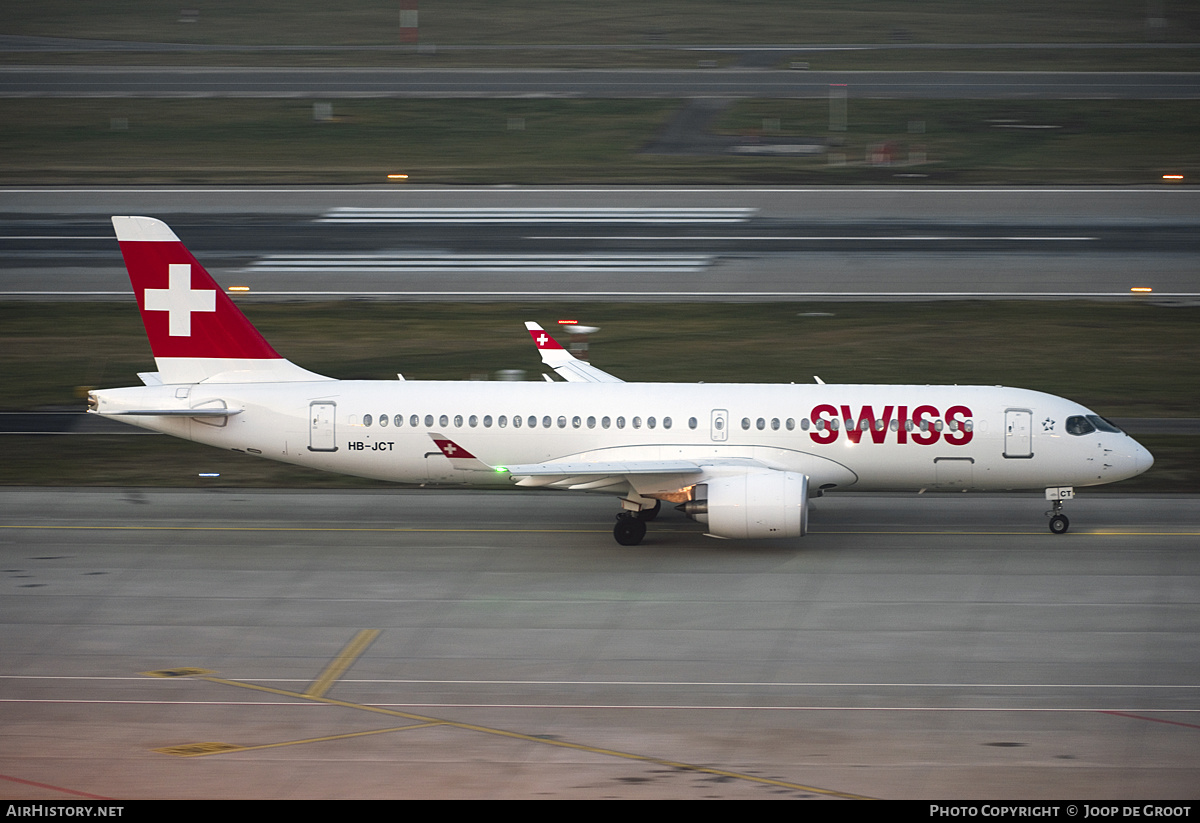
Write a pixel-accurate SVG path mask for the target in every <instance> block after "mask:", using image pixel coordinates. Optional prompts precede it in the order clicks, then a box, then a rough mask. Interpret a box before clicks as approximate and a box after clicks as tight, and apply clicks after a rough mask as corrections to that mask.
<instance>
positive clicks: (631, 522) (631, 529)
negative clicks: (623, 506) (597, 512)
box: [613, 512, 646, 546]
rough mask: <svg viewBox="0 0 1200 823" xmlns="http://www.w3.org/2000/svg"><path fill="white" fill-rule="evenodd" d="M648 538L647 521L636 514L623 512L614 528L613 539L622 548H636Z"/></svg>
mask: <svg viewBox="0 0 1200 823" xmlns="http://www.w3.org/2000/svg"><path fill="white" fill-rule="evenodd" d="M645 536H646V521H645V520H642V519H640V518H639V517H638V516H637V514H636V513H634V512H621V513H620V514H618V515H617V524H616V525H615V526H613V537H615V538H616V539H617V542H618V543H620V544H621V545H622V546H636V545H637V544H638V543H641V542H642V538H643V537H645Z"/></svg>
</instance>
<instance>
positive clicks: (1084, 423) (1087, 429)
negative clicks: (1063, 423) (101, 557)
mask: <svg viewBox="0 0 1200 823" xmlns="http://www.w3.org/2000/svg"><path fill="white" fill-rule="evenodd" d="M1095 430H1096V427H1095V426H1093V425H1092V424H1091V423H1090V422H1088V419H1087V418H1086V417H1084V416H1083V415H1082V414H1076V415H1073V416H1071V417H1068V418H1067V434H1073V435H1075V436H1076V437H1078V436H1079V435H1082V434H1091V433H1092V432H1094V431H1095Z"/></svg>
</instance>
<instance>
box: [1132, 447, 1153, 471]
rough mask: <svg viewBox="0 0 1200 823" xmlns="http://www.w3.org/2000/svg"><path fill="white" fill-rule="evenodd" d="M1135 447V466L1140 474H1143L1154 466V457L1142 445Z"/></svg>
mask: <svg viewBox="0 0 1200 823" xmlns="http://www.w3.org/2000/svg"><path fill="white" fill-rule="evenodd" d="M1135 445H1136V446H1137V448H1136V449H1134V451H1133V466H1134V468H1135V469H1136V470H1137V473H1138V474H1142V473H1144V472H1146V471H1148V470H1149V469H1150V467H1151V466H1153V465H1154V455H1152V454H1151V453H1150V451H1149V450H1148V449H1147V448H1146V447H1145V446H1143V445H1142V444H1141V443H1137V444H1135Z"/></svg>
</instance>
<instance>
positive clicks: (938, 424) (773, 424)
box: [362, 414, 1121, 435]
mask: <svg viewBox="0 0 1200 823" xmlns="http://www.w3.org/2000/svg"><path fill="white" fill-rule="evenodd" d="M375 419H376V418H374V417H373V416H372V415H369V414H364V415H363V417H362V424H363V426H366V427H367V428H370V427H371V425H372V424H374V422H375ZM378 420H379V425H380V426H381V427H384V428H386V427H387V426H389V425H394V426H396V427H397V428H400V427H401V426H404V425H405V418H404V415H402V414H397V415H395V416H393V417H389V416H388V415H386V414H381V415H379V418H378ZM435 420H436V423H437V425H438V426H441V427H442V428H447V427H449V426H450V420H451V418H450V416H449V415H445V414H443V415H439V416H438V417H437V418H434V416H433V415H432V414H427V415H425V417H424V418H422V417H421V416H420V415H418V414H414V415H410V416H409V418H408V421H407V423H408V425H409V426H412V427H417V426H420V425H421V424H422V423H424V424H425V427H426V428H433V426H434V422H435ZM843 422H844V424H845V426H846V428H847V429H854V428H858V429H860V430H861V431H869V430H870V429H871V428H872V421H871V420H869V419H867V418H865V417H864V418H863V419H862V420H858V421H855V420H850V419H847V420H845V421H842V420H840V419H839V418H836V417H835V418H833V419H831V420H828V421H826V420H817V421H815V422H810V421H809V419H808V418H807V417H803V418H801V419H800V430H801V431H808V430H809V429H816V430H817V431H825V430H826V429H827V428H828V429H832V430H833V431H837V430H838V429H839V428H841V426H842V425H843ZM464 424H465V425H467V426H469V427H470V428H476V427H477V426H479V425H480V424H482V425H483V427H484V428H485V429H490V428H491V427H492V426H493V425H495V426H497V427H499V428H502V429H503V428H506V427H507V426H509V425H510V424H511V425H512V427H513V428H515V429H519V428H521V427H522V426H527V427H528V428H531V429H536V428H538V426H539V425H540V426H541V428H543V429H551V428H555V427H557V428H560V429H565V428H567V427H568V425H569V426H570V427H571V428H573V429H580V428H583V427H585V426H586V427H587V428H589V429H594V428H596V426H597V425H599V427H600V428H602V429H608V428H612V427H613V426H615V427H616V428H618V429H623V428H625V427H626V425H629V426H630V427H631V428H634V429H640V428H642V427H643V426H645V427H646V428H647V429H654V428H657V427H658V426H659V425H661V426H662V427H663V428H664V429H669V428H671V418H669V417H664V418H662V419H661V421H660V420H659V419H658V418H657V417H647V418H645V419H643V418H641V417H631V418H629V419H628V420H626V418H625V417H624V416H618V417H616V418H615V419H614V418H611V417H609V416H607V415H605V416H604V417H601V418H599V419H597V418H596V417H595V416H592V415H589V416H588V417H587V418H583V417H581V416H579V415H575V416H573V417H571V418H570V420H569V421H568V418H567V417H566V416H564V415H559V416H558V417H551V416H550V415H545V416H543V417H541V418H539V417H537V416H536V415H532V414H531V415H529V416H528V417H522V416H520V415H514V416H513V417H511V418H510V417H509V416H508V415H505V414H502V415H499V416H498V417H495V418H493V417H492V415H490V414H485V415H484V416H483V417H482V418H480V417H479V416H478V415H475V414H472V415H471V416H469V417H466V418H464V417H463V416H462V415H461V414H456V415H454V428H456V429H461V428H462V427H463V425H464ZM698 425H699V423H698V421H697V420H696V418H695V417H689V418H688V428H689V429H695V428H696V427H697V426H698ZM768 426H769V427H770V429H771V431H779V429H780V428H781V427H782V428H784V429H787V430H788V431H795V429H796V419H795V418H794V417H789V418H787V419H786V420H783V421H781V420H780V418H778V417H772V418H771V419H770V420H769V421H768V420H767V418H765V417H759V418H757V419H755V420H753V421H751V419H750V418H749V417H743V418H742V428H743V429H745V430H746V431H749V430H750V429H751V428H752V427H753V428H755V429H757V430H758V431H766V429H767V427H768ZM885 426H886V427H887V428H888V429H889V430H891V431H894V432H895V431H899V430H900V421H899V420H895V419H893V420H891V421H890V422H887V423H885V422H884V421H883V420H875V421H874V429H875V431H883V430H884V427H885ZM931 428H932V429H933V430H934V431H939V432H940V431H942V430H943V429H946V428H948V429H950V431H952V432H956V431H959V429H960V428H961V429H962V430H963V431H972V430H973V429H974V423H973V422H972V421H970V420H966V421H964V422H962V423H961V424H960V423H959V422H958V421H957V420H951V421H950V422H949V423H945V422H943V421H941V420H932V421H931V420H922V421H921V422H920V424H919V425H918V424H914V423H913V421H912V420H905V421H904V430H905V431H908V432H911V431H917V430H918V429H920V430H921V431H923V432H924V431H929V430H930V429H931ZM1096 430H1100V431H1108V432H1120V431H1121V430H1120V429H1118V428H1117V427H1116V426H1114V425H1112V424H1111V423H1109V422H1108V421H1107V420H1105V419H1104V418H1102V417H1099V416H1097V415H1088V416H1087V417H1083V416H1082V415H1079V416H1075V417H1071V418H1068V420H1067V432H1068V433H1069V434H1074V435H1081V434H1088V433H1090V432H1093V431H1096Z"/></svg>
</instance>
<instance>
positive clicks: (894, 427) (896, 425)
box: [888, 420, 900, 432]
mask: <svg viewBox="0 0 1200 823" xmlns="http://www.w3.org/2000/svg"><path fill="white" fill-rule="evenodd" d="M888 428H889V429H891V430H892V431H894V432H898V431H900V421H899V420H893V421H892V422H891V424H890V425H889V426H888Z"/></svg>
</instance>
